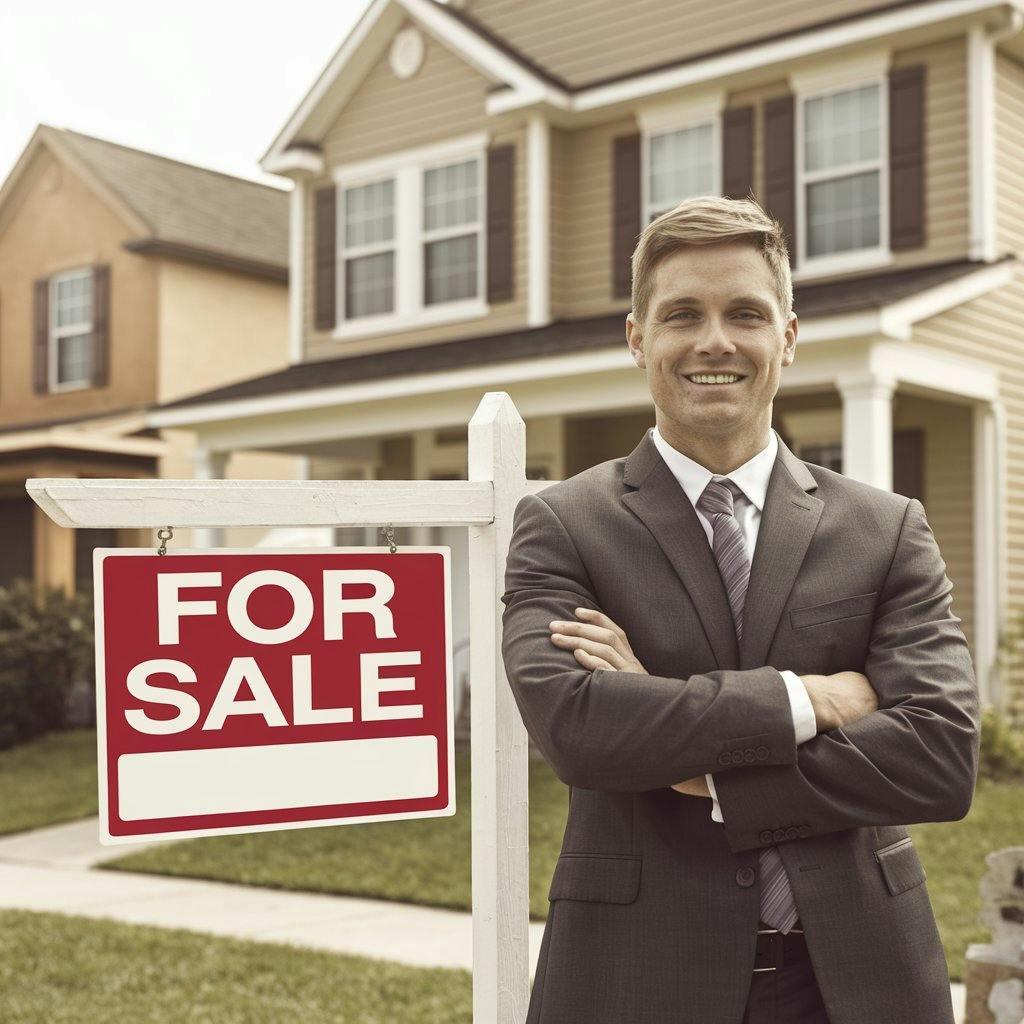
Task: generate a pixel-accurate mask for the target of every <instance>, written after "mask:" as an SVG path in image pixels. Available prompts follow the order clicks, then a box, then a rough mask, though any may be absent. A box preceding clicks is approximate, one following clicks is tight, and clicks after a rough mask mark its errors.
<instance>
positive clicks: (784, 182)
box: [764, 95, 797, 267]
mask: <svg viewBox="0 0 1024 1024" xmlns="http://www.w3.org/2000/svg"><path fill="white" fill-rule="evenodd" d="M793 113H794V99H793V96H792V95H787V96H776V97H775V98H774V99H770V100H766V101H765V104H764V205H765V207H766V208H767V210H768V212H769V213H770V214H771V215H772V216H773V217H774V218H775V219H776V220H778V221H779V222H780V223H781V224H782V226H783V228H785V230H786V243H787V244H788V246H789V265H790V266H791V267H795V266H796V230H797V224H796V166H795V159H796V140H795V138H794V130H795V129H794V118H793Z"/></svg>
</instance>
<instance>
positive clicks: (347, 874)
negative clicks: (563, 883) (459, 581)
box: [103, 750, 569, 920]
mask: <svg viewBox="0 0 1024 1024" xmlns="http://www.w3.org/2000/svg"><path fill="white" fill-rule="evenodd" d="M455 776H456V788H455V804H456V813H455V814H454V815H453V816H452V817H448V818H413V819H409V820H407V821H379V822H367V823H366V824H362V825H356V826H350V825H338V826H334V827H329V828H309V829H291V830H286V831H281V832H254V833H251V834H249V835H236V836H208V837H205V838H203V839H190V840H187V841H184V842H176V843H161V844H160V845H159V846H156V847H153V848H152V849H149V850H142V851H140V852H138V853H131V854H128V855H127V856H125V857H119V858H118V859H117V860H114V861H110V862H108V863H106V864H105V865H103V866H104V868H106V869H109V870H115V871H117V870H123V871H144V872H152V873H155V874H166V875H183V876H187V877H190V878H210V879H216V880H220V881H226V882H243V883H246V884H248V885H262V886H267V887H270V888H275V889H304V890H307V891H312V892H329V893H345V894H348V895H352V896H372V897H376V898H378V899H388V900H400V901H406V902H415V903H422V904H427V905H429V906H436V907H448V908H451V909H453V910H469V909H470V907H471V905H472V904H471V881H470V879H471V874H470V870H471V863H472V857H471V854H472V847H471V833H470V825H471V821H470V786H469V783H470V763H469V752H468V751H461V750H460V751H459V752H458V753H457V754H456V758H455ZM568 807H569V789H568V787H567V786H566V785H564V783H562V782H560V781H559V780H558V778H557V777H556V776H555V774H554V773H553V772H552V771H551V769H550V768H548V766H547V765H546V764H545V763H544V762H543V761H534V760H531V761H530V915H531V917H533V918H535V919H537V920H542V919H544V918H545V917H547V910H548V902H547V892H548V883H549V882H550V880H551V873H552V871H554V868H555V861H556V860H557V859H558V852H559V849H560V848H561V843H562V832H563V831H564V829H565V817H566V814H567V812H568Z"/></svg>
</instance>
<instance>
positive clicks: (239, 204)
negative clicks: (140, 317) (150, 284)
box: [0, 124, 289, 280]
mask: <svg viewBox="0 0 1024 1024" xmlns="http://www.w3.org/2000/svg"><path fill="white" fill-rule="evenodd" d="M40 147H46V148H48V149H49V150H50V151H51V152H52V153H53V154H54V156H55V157H56V159H58V160H60V161H61V162H63V163H65V164H66V165H70V167H71V169H72V170H73V171H74V172H75V173H78V174H80V175H82V176H83V177H84V178H86V179H87V182H88V183H89V184H90V185H92V186H93V187H94V188H96V190H97V192H99V193H100V195H101V197H102V198H104V199H106V200H107V201H108V202H110V203H111V205H113V206H115V207H117V209H118V210H119V212H121V213H122V215H124V216H125V219H126V220H127V222H128V224H129V225H130V227H131V228H132V230H133V231H134V232H135V237H133V238H131V239H130V240H128V241H127V242H126V243H125V248H127V249H130V250H133V251H137V252H151V253H154V254H163V255H168V256H176V257H178V258H183V259H191V260H195V261H198V262H202V263H207V264H215V265H218V266H222V267H225V268H226V269H233V270H238V271H242V272H246V273H253V274H258V275H260V276H267V277H271V278H274V279H277V280H287V271H288V214H289V193H288V192H287V191H286V190H284V189H281V188H276V187H274V186H272V185H264V184H261V183H259V182H255V181H248V180H246V179H245V178H238V177H235V176H234V175H230V174H224V173H222V172H221V171H214V170H211V169H210V168H207V167H199V166H197V165H195V164H187V163H184V162H182V161H180V160H173V159H171V158H170V157H165V156H159V155H158V154H156V153H148V152H146V151H145V150H141V149H133V148H132V147H130V146H123V145H121V144H120V143H116V142H111V141H109V140H107V139H100V138H97V137H96V136H93V135H86V134H84V133H82V132H76V131H72V130H71V129H69V128H57V127H54V126H53V125H48V124H40V125H38V126H37V127H36V130H35V132H34V133H33V135H32V138H31V139H30V140H29V143H28V145H27V146H26V147H25V149H24V150H23V151H22V154H21V156H20V157H19V159H18V161H17V163H16V164H15V166H14V169H13V170H12V171H11V173H10V175H8V178H7V181H5V182H4V184H3V187H2V188H0V210H2V208H3V206H4V203H5V202H6V201H7V200H8V199H9V198H10V196H11V194H12V193H13V191H14V188H15V185H16V184H17V182H18V180H19V179H20V178H21V176H22V174H24V172H25V169H26V168H27V166H28V164H29V163H30V161H31V160H32V158H33V156H34V155H35V154H36V152H37V151H38V150H39V148H40Z"/></svg>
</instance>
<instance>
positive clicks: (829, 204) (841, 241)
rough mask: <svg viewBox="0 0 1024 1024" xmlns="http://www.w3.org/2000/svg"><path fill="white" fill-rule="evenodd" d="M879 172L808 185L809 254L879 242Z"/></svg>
mask: <svg viewBox="0 0 1024 1024" xmlns="http://www.w3.org/2000/svg"><path fill="white" fill-rule="evenodd" d="M878 178H879V172H878V171H868V172H867V173H866V174H852V175H850V176H848V177H846V178H837V179H836V180H835V181H821V182H817V183H815V184H813V185H808V186H807V254H808V256H822V255H824V254H825V253H831V252H846V251H847V250H848V249H867V248H870V247H872V246H876V245H878V244H879V230H880V229H879V204H878Z"/></svg>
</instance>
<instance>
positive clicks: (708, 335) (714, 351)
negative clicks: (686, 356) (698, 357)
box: [697, 316, 736, 356]
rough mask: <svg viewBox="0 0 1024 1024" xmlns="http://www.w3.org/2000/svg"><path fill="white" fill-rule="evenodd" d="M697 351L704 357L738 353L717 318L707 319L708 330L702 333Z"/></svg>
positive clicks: (710, 317)
mask: <svg viewBox="0 0 1024 1024" xmlns="http://www.w3.org/2000/svg"><path fill="white" fill-rule="evenodd" d="M697 351H698V352H700V353H701V354H702V355H709V356H717V355H721V354H723V353H724V354H726V355H729V354H731V353H733V352H735V351H736V346H735V345H734V344H733V343H732V342H731V341H730V340H729V335H728V332H727V331H726V330H725V328H724V326H723V325H722V322H721V320H720V319H719V318H718V317H717V316H709V317H708V318H707V328H706V329H705V330H704V331H703V332H702V334H701V337H700V341H699V342H698V344H697Z"/></svg>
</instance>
